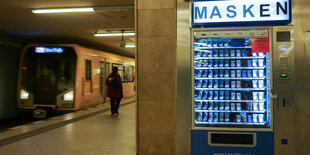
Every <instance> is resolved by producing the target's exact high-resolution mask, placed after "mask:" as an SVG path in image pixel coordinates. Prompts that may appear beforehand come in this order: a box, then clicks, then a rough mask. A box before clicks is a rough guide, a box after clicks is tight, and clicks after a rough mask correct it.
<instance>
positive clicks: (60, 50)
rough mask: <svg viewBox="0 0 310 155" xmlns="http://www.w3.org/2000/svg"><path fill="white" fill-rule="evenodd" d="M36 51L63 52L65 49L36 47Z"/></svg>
mask: <svg viewBox="0 0 310 155" xmlns="http://www.w3.org/2000/svg"><path fill="white" fill-rule="evenodd" d="M35 52H36V53H62V52H64V49H63V48H61V47H35Z"/></svg>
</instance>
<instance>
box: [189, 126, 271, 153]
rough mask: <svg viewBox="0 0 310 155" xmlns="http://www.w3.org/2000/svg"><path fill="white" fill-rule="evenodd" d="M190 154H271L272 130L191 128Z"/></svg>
mask: <svg viewBox="0 0 310 155" xmlns="http://www.w3.org/2000/svg"><path fill="white" fill-rule="evenodd" d="M191 136H192V144H191V146H192V153H191V154H192V155H273V153H274V150H273V148H274V146H273V144H274V143H273V136H274V135H273V132H240V131H238V132H234V131H208V130H192V133H191Z"/></svg>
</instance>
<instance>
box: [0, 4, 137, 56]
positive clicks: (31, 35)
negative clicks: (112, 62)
mask: <svg viewBox="0 0 310 155" xmlns="http://www.w3.org/2000/svg"><path fill="white" fill-rule="evenodd" d="M114 6H134V0H0V37H6V38H13V39H18V40H22V41H26V42H27V43H78V44H81V45H84V46H87V47H91V48H96V49H100V50H105V51H108V52H113V53H117V54H121V55H125V56H130V57H134V55H135V54H134V51H135V49H134V48H124V47H120V41H121V39H122V37H95V36H94V33H95V32H96V31H99V32H101V31H103V30H134V10H133V9H129V10H126V11H124V10H116V11H106V10H104V9H103V10H99V11H95V12H90V13H57V14H33V13H32V12H31V10H32V9H42V8H69V7H95V8H106V7H114ZM124 40H125V41H126V42H127V43H134V41H135V40H134V36H131V37H129V36H127V37H124Z"/></svg>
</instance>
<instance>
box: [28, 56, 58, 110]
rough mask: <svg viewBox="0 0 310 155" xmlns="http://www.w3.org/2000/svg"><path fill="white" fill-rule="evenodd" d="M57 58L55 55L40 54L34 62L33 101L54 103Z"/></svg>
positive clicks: (47, 103)
mask: <svg viewBox="0 0 310 155" xmlns="http://www.w3.org/2000/svg"><path fill="white" fill-rule="evenodd" d="M57 66H58V65H57V60H56V59H55V57H49V56H48V55H44V56H43V55H41V56H40V58H39V59H37V62H36V76H35V95H36V96H35V98H34V99H35V100H34V101H35V103H36V104H45V105H55V102H56V98H55V96H56V82H57V81H56V80H57V77H56V75H57V74H56V70H57Z"/></svg>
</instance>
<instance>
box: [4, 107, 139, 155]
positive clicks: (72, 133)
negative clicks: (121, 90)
mask: <svg viewBox="0 0 310 155" xmlns="http://www.w3.org/2000/svg"><path fill="white" fill-rule="evenodd" d="M119 112H120V115H118V116H111V115H110V112H104V113H102V114H99V115H96V116H93V117H89V118H86V119H83V120H81V121H78V122H74V123H71V124H68V125H65V126H62V127H59V128H56V129H53V130H50V131H47V132H43V133H41V134H38V135H35V136H32V137H29V138H26V139H23V140H20V141H16V142H14V143H11V144H8V145H4V146H2V147H0V155H135V154H136V153H135V104H134V103H132V104H129V105H125V106H122V107H120V110H119Z"/></svg>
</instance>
